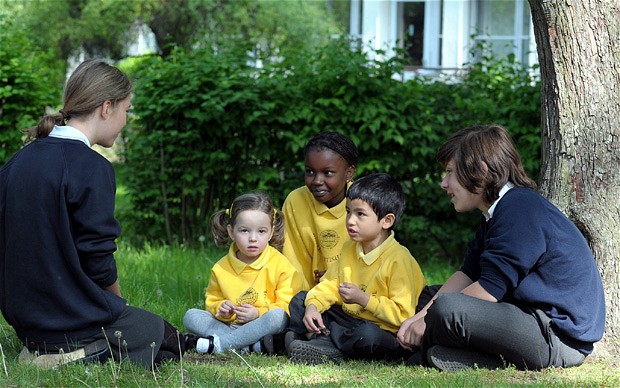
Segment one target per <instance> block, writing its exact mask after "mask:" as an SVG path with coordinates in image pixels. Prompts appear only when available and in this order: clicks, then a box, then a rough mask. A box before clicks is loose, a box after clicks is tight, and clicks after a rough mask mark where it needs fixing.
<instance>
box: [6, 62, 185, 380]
mask: <svg viewBox="0 0 620 388" xmlns="http://www.w3.org/2000/svg"><path fill="white" fill-rule="evenodd" d="M130 108H131V81H130V80H129V78H128V77H127V76H126V75H125V74H123V72H121V71H120V70H119V69H117V68H116V67H114V66H111V65H109V64H107V63H105V62H102V61H97V60H88V61H85V62H83V63H81V64H80V65H79V66H78V67H77V69H76V70H75V71H74V72H73V74H72V75H71V77H70V78H69V80H68V82H67V85H66V88H65V93H64V106H63V108H62V109H61V110H60V111H59V112H58V113H54V114H50V115H46V116H44V117H43V118H41V120H40V121H39V123H38V124H37V125H36V126H35V127H33V128H29V129H28V130H26V133H27V135H28V136H29V138H30V139H31V140H32V141H31V142H30V143H29V144H28V145H27V146H25V147H24V148H23V149H21V150H20V151H18V152H17V153H16V154H15V155H14V156H13V157H12V158H11V159H10V160H9V161H8V162H7V164H6V165H5V166H3V167H2V169H1V170H0V308H1V310H2V314H3V316H4V318H5V319H6V321H7V322H8V323H9V324H10V325H11V326H12V327H13V328H14V329H15V331H16V333H17V336H18V337H19V339H20V340H21V341H22V343H23V344H24V350H23V351H22V355H21V357H20V358H21V359H25V360H32V361H33V362H35V363H37V364H39V365H43V366H55V365H58V364H62V363H65V362H69V361H72V360H76V359H84V358H86V359H94V358H96V359H99V360H102V359H105V358H107V356H109V355H110V354H111V355H112V356H113V357H114V358H115V359H117V360H119V359H121V358H129V359H130V360H131V361H132V362H135V363H137V364H139V365H142V366H144V367H147V368H151V367H152V366H153V365H157V364H159V363H160V362H161V361H163V360H166V359H179V358H180V357H181V355H182V353H183V352H184V351H185V350H186V348H188V347H191V342H192V341H191V338H189V337H188V336H184V335H179V332H178V331H177V330H176V329H175V328H174V327H172V326H171V325H170V324H168V323H167V322H166V321H164V319H162V318H161V317H160V316H158V315H156V314H153V313H151V312H148V311H145V310H142V309H139V308H136V307H133V306H129V305H128V304H127V301H126V300H125V299H124V298H123V297H122V295H121V291H120V287H119V281H118V274H117V268H116V262H115V259H114V252H115V251H116V243H115V241H116V239H117V238H118V237H119V236H120V225H119V223H118V221H117V220H116V219H115V218H114V198H115V192H116V181H115V176H114V169H113V167H112V165H111V164H110V162H109V161H107V160H106V159H105V158H103V157H102V156H101V155H100V154H99V153H97V152H95V151H94V150H92V149H91V146H93V145H95V144H99V145H101V146H103V147H111V146H112V145H113V144H114V141H115V140H116V138H117V137H118V135H119V133H120V131H121V129H122V128H123V127H124V126H125V124H126V123H127V114H128V111H129V109H130Z"/></svg>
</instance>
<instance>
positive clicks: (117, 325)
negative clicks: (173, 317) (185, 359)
mask: <svg viewBox="0 0 620 388" xmlns="http://www.w3.org/2000/svg"><path fill="white" fill-rule="evenodd" d="M102 329H103V330H102V331H101V332H99V333H98V334H96V335H95V336H93V337H89V338H79V339H73V340H70V341H66V342H64V343H59V344H55V343H49V342H43V343H35V342H30V341H27V343H26V344H25V345H26V346H27V347H28V348H29V349H30V350H31V351H34V350H37V351H39V352H40V353H59V352H60V351H61V350H62V351H65V352H71V351H74V350H76V349H78V348H81V347H84V346H86V345H88V344H90V343H92V342H95V341H97V340H101V339H105V340H106V342H107V343H108V344H109V348H110V353H111V355H112V357H113V358H114V359H115V360H117V361H118V360H122V359H129V360H131V362H133V363H135V364H138V365H141V366H143V367H144V368H147V369H150V368H151V367H152V366H157V365H159V364H160V363H161V362H163V361H165V360H178V359H180V357H181V355H182V354H183V353H184V352H185V346H186V345H185V340H184V336H183V334H181V333H179V331H178V330H177V329H176V328H174V327H173V326H172V325H171V324H170V323H168V322H167V321H165V320H164V319H163V318H162V317H160V316H159V315H157V314H154V313H152V312H150V311H147V310H143V309H140V308H137V307H133V306H127V308H125V310H124V311H123V312H122V313H121V315H120V316H119V317H118V319H117V320H116V321H114V322H112V323H110V324H108V325H106V326H105V327H103V328H102Z"/></svg>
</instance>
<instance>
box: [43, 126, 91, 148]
mask: <svg viewBox="0 0 620 388" xmlns="http://www.w3.org/2000/svg"><path fill="white" fill-rule="evenodd" d="M48 136H51V137H57V138H60V139H71V140H79V141H81V142H83V143H84V144H86V145H87V146H89V147H90V141H89V140H88V138H87V137H86V135H85V134H84V132H82V131H80V130H79V129H77V128H74V127H70V126H68V125H54V128H53V129H52V132H50V134H49V135H48Z"/></svg>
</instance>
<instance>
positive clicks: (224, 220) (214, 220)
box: [211, 210, 230, 245]
mask: <svg viewBox="0 0 620 388" xmlns="http://www.w3.org/2000/svg"><path fill="white" fill-rule="evenodd" d="M228 220H229V216H228V215H227V214H226V210H218V211H217V212H215V213H214V214H213V216H212V217H211V234H212V235H213V240H214V241H215V243H216V244H217V245H228V244H230V237H229V236H228V224H229V222H228Z"/></svg>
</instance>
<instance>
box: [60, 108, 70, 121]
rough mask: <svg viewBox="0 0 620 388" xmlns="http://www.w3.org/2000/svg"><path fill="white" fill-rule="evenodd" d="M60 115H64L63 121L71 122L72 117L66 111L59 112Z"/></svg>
mask: <svg viewBox="0 0 620 388" xmlns="http://www.w3.org/2000/svg"><path fill="white" fill-rule="evenodd" d="M58 113H60V114H61V115H62V118H63V120H69V118H70V117H71V116H69V113H67V112H65V110H64V109H61V110H59V111H58Z"/></svg>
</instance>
